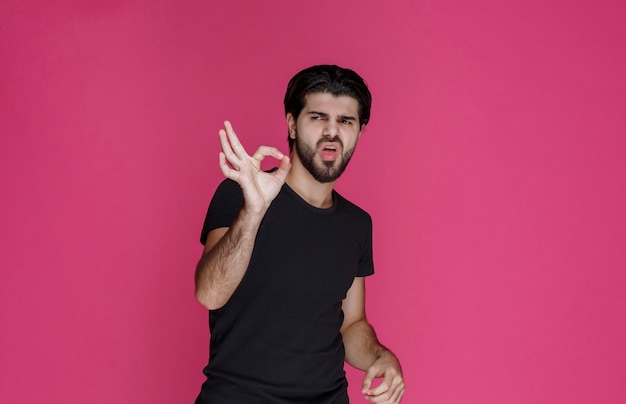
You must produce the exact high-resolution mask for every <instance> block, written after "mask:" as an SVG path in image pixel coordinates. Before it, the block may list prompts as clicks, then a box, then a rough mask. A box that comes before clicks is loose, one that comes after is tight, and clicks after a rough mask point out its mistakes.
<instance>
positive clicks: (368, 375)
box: [361, 366, 378, 394]
mask: <svg viewBox="0 0 626 404" xmlns="http://www.w3.org/2000/svg"><path fill="white" fill-rule="evenodd" d="M377 373H378V370H377V369H376V368H375V367H374V366H370V368H369V369H367V372H365V377H363V387H361V393H363V394H367V392H368V391H369V389H370V387H372V383H373V382H374V379H375V378H376V374H377Z"/></svg>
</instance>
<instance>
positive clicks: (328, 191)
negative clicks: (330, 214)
mask: <svg viewBox="0 0 626 404" xmlns="http://www.w3.org/2000/svg"><path fill="white" fill-rule="evenodd" d="M291 163H292V166H291V170H289V174H287V181H286V182H287V185H289V187H290V188H291V189H293V190H294V191H295V192H296V193H297V194H298V195H300V197H301V198H302V199H304V200H305V201H307V203H309V204H310V205H311V206H315V207H316V208H322V209H324V208H330V207H331V206H332V205H333V188H334V186H335V182H336V181H333V182H326V183H322V182H319V181H317V180H316V179H315V178H313V176H312V175H311V173H310V172H309V170H307V169H306V168H304V166H303V165H302V163H301V162H300V160H299V158H298V153H293V155H292V158H291Z"/></svg>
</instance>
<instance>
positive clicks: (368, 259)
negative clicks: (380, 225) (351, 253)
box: [356, 214, 374, 276]
mask: <svg viewBox="0 0 626 404" xmlns="http://www.w3.org/2000/svg"><path fill="white" fill-rule="evenodd" d="M363 222H364V223H363V226H364V229H363V230H364V231H363V233H362V234H363V239H362V240H361V256H360V257H359V269H358V270H357V273H356V276H370V275H373V274H374V259H373V253H372V218H371V216H370V215H369V214H366V220H364V221H363Z"/></svg>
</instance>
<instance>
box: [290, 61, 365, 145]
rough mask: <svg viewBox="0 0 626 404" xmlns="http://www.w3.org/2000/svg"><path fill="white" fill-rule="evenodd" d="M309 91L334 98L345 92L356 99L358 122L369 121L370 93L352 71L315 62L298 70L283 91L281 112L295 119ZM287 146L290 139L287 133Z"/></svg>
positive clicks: (362, 81) (362, 123)
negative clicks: (313, 64) (326, 94)
mask: <svg viewBox="0 0 626 404" xmlns="http://www.w3.org/2000/svg"><path fill="white" fill-rule="evenodd" d="M313 93H330V94H332V95H333V96H335V97H339V96H342V95H347V96H349V97H352V98H354V99H356V100H357V101H358V102H359V125H360V126H364V125H366V124H367V123H368V122H369V120H370V109H371V108H372V94H371V93H370V91H369V89H368V88H367V84H365V81H364V80H363V79H362V78H361V76H359V75H358V74H357V73H356V72H354V71H353V70H350V69H345V68H343V67H339V66H335V65H317V66H311V67H309V68H306V69H304V70H302V71H300V72H298V73H297V74H296V75H295V76H293V77H292V78H291V80H289V84H288V85H287V92H286V93H285V100H284V104H285V115H287V114H288V113H291V115H293V118H294V119H298V116H299V115H300V112H301V111H302V109H303V108H304V105H305V103H306V96H307V95H308V94H313ZM287 139H288V140H289V149H291V148H292V147H293V143H294V140H293V139H292V138H291V137H289V135H287Z"/></svg>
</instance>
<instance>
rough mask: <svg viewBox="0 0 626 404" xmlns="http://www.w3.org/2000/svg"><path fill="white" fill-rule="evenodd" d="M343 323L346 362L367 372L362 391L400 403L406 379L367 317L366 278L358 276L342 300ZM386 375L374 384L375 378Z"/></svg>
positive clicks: (378, 400) (373, 398)
mask: <svg viewBox="0 0 626 404" xmlns="http://www.w3.org/2000/svg"><path fill="white" fill-rule="evenodd" d="M342 309H343V312H344V322H343V325H342V327H341V335H342V337H343V343H344V346H345V350H346V362H348V363H349V364H350V365H352V366H354V367H355V368H357V369H361V370H364V371H366V373H365V377H364V379H363V388H362V390H361V392H362V393H363V394H365V398H366V399H368V400H369V401H372V402H376V403H394V404H396V403H399V402H400V400H401V399H402V396H403V395H404V390H405V386H404V378H403V376H402V369H401V367H400V362H399V361H398V358H396V356H395V355H394V354H393V353H392V352H391V351H389V350H388V349H387V348H385V347H384V346H383V345H382V344H381V343H380V342H379V341H378V338H376V333H375V332H374V329H373V328H372V326H371V325H370V324H369V323H368V322H367V319H366V316H365V280H364V279H363V278H361V277H359V278H355V279H354V282H353V283H352V286H351V287H350V289H349V290H348V294H347V295H346V298H345V299H344V301H343V304H342ZM377 377H380V378H383V380H382V382H381V383H380V385H378V386H376V387H373V386H372V383H373V381H374V378H377Z"/></svg>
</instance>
